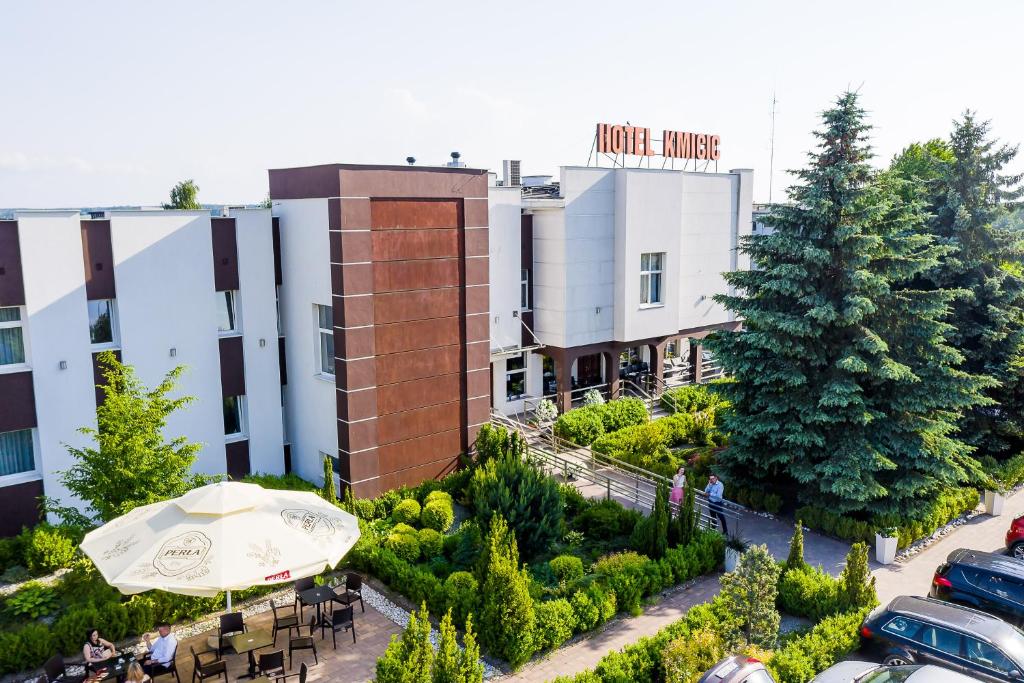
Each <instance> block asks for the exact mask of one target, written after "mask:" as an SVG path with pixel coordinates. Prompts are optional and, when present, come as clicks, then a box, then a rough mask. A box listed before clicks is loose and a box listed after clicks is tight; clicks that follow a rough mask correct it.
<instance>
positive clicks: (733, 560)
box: [725, 548, 743, 572]
mask: <svg viewBox="0 0 1024 683" xmlns="http://www.w3.org/2000/svg"><path fill="white" fill-rule="evenodd" d="M742 554H743V553H741V552H740V551H739V550H734V549H732V548H726V549H725V571H727V572H731V571H732V570H734V569H736V565H737V564H739V561H740V555H742Z"/></svg>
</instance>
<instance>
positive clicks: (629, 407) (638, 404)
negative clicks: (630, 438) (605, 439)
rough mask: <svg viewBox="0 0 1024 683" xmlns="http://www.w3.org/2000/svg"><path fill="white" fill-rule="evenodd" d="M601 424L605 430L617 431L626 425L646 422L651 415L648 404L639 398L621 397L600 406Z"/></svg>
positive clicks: (632, 425)
mask: <svg viewBox="0 0 1024 683" xmlns="http://www.w3.org/2000/svg"><path fill="white" fill-rule="evenodd" d="M599 412H600V415H601V424H603V425H604V431H605V432H617V431H619V430H620V429H625V428H626V427H634V426H636V425H642V424H646V423H647V422H650V420H651V416H650V413H648V412H647V405H646V404H644V402H643V400H642V399H639V398H632V397H631V398H620V399H616V400H614V401H609V402H608V403H605V404H604V405H603V406H601V407H600V411H599Z"/></svg>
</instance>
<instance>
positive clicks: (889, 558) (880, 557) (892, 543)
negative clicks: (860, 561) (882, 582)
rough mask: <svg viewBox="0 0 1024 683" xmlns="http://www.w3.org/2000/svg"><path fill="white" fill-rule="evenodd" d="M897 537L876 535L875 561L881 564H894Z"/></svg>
mask: <svg viewBox="0 0 1024 683" xmlns="http://www.w3.org/2000/svg"><path fill="white" fill-rule="evenodd" d="M898 541H899V539H898V538H897V537H896V536H881V535H879V534H875V560H877V561H878V562H879V563H880V564H892V563H893V562H895V561H896V543H897V542H898Z"/></svg>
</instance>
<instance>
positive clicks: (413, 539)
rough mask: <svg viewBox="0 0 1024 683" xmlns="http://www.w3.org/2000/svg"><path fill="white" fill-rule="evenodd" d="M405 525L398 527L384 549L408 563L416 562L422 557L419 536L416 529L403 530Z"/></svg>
mask: <svg viewBox="0 0 1024 683" xmlns="http://www.w3.org/2000/svg"><path fill="white" fill-rule="evenodd" d="M403 526H404V525H401V524H399V525H396V526H395V528H394V529H393V530H392V531H391V533H390V534H389V535H388V537H387V538H386V539H384V547H385V548H387V549H388V550H390V551H391V552H393V553H394V554H395V555H397V556H398V557H400V558H402V559H403V560H405V561H406V562H415V561H416V560H418V559H419V557H420V541H419V535H418V534H417V532H416V530H415V529H412V530H411V531H407V530H406V529H405V528H401V527H403Z"/></svg>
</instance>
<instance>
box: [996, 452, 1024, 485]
mask: <svg viewBox="0 0 1024 683" xmlns="http://www.w3.org/2000/svg"><path fill="white" fill-rule="evenodd" d="M991 474H992V476H993V477H994V478H995V479H996V481H997V482H999V483H1000V484H1002V486H1003V487H1004V488H1007V489H1012V488H1014V487H1015V486H1018V485H1019V484H1021V483H1024V453H1021V454H1019V455H1015V456H1013V457H1012V458H1010V459H1009V460H1006V461H1005V462H1003V463H1002V464H1000V465H999V466H998V468H997V469H996V470H995V471H994V472H991Z"/></svg>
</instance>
